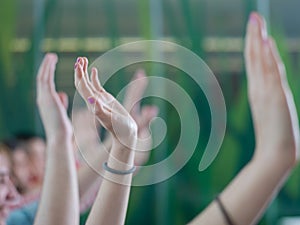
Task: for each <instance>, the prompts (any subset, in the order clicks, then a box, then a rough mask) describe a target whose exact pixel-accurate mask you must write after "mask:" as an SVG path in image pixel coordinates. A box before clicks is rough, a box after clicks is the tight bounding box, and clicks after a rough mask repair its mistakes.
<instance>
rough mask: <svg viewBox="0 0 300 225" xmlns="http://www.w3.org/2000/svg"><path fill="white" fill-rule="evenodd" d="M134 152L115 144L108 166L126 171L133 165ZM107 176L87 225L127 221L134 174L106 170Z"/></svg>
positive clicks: (114, 224) (109, 224)
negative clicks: (113, 172) (114, 172)
mask: <svg viewBox="0 0 300 225" xmlns="http://www.w3.org/2000/svg"><path fill="white" fill-rule="evenodd" d="M133 161H134V152H133V151H131V150H129V149H121V148H120V147H118V146H115V145H113V146H112V150H111V154H110V156H109V158H108V161H107V165H108V167H110V168H112V169H115V170H120V171H125V170H129V169H131V168H132V167H133ZM104 174H105V178H104V179H103V181H102V185H101V187H100V190H99V192H98V195H97V198H96V201H95V203H94V206H93V208H92V211H91V213H90V216H89V218H88V221H87V225H94V224H97V225H99V224H105V225H121V224H124V222H125V216H126V212H127V206H128V199H129V194H130V185H131V180H132V174H127V175H117V174H112V173H110V172H107V171H105V173H104Z"/></svg>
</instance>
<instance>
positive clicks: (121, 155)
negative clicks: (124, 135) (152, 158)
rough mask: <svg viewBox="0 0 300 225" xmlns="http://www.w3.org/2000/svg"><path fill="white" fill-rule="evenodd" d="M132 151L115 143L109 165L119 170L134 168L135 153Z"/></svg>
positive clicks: (108, 161)
mask: <svg viewBox="0 0 300 225" xmlns="http://www.w3.org/2000/svg"><path fill="white" fill-rule="evenodd" d="M132 149H133V148H132ZM132 149H128V148H125V147H124V146H121V145H117V144H114V143H113V144H112V148H111V151H110V154H109V157H108V160H107V165H108V166H109V167H111V168H113V169H117V170H128V169H130V168H132V167H133V166H134V156H135V152H134V151H133V150H132Z"/></svg>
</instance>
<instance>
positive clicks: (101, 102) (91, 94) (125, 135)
mask: <svg viewBox="0 0 300 225" xmlns="http://www.w3.org/2000/svg"><path fill="white" fill-rule="evenodd" d="M87 68H88V60H87V58H84V57H81V58H78V61H77V63H76V64H75V86H76V88H77V90H78V92H79V93H80V95H81V96H82V97H83V99H84V100H85V101H86V102H87V104H88V105H89V108H90V110H91V111H92V112H93V113H94V114H95V115H96V117H97V119H98V120H99V121H100V123H101V124H102V125H103V126H104V127H105V128H106V129H107V130H108V131H109V132H110V133H111V134H112V135H113V139H114V141H115V143H118V144H121V145H122V146H123V147H125V148H129V149H130V148H132V147H134V146H135V144H136V141H137V131H138V129H137V125H136V122H135V121H134V119H133V118H132V117H131V116H130V114H129V113H128V112H127V110H126V109H125V108H124V107H123V106H122V105H121V104H120V103H119V102H118V101H117V100H116V99H115V98H114V97H113V96H112V95H111V94H109V93H108V92H106V91H105V90H104V88H103V87H102V86H101V84H100V82H99V80H98V71H97V69H96V68H93V69H92V72H91V78H90V77H89V74H88V72H87Z"/></svg>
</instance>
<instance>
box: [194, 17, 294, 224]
mask: <svg viewBox="0 0 300 225" xmlns="http://www.w3.org/2000/svg"><path fill="white" fill-rule="evenodd" d="M245 60H246V69H247V79H248V97H249V102H250V106H251V111H252V117H253V122H254V129H255V138H256V147H255V153H254V156H253V158H252V160H251V161H250V162H249V163H248V165H246V166H245V168H244V169H243V170H242V171H241V172H240V173H239V174H238V176H237V177H236V178H235V179H234V180H233V181H232V182H231V183H230V184H229V185H228V187H227V188H226V189H225V190H224V191H223V192H222V193H221V195H220V196H219V200H217V201H214V202H213V203H212V204H211V205H210V206H209V207H208V208H207V209H206V210H205V211H204V212H203V213H202V214H200V215H199V216H198V217H196V218H195V219H194V220H193V221H192V222H191V223H190V224H191V225H194V224H210V225H214V224H215V225H222V224H224V225H227V224H241V225H248V224H256V223H257V222H258V220H259V219H260V217H261V215H262V214H263V212H264V211H265V209H266V207H267V206H268V204H269V203H270V201H271V200H272V199H273V198H274V196H275V195H276V194H277V192H278V190H279V189H280V188H281V187H282V185H283V183H284V181H285V180H286V178H287V176H288V175H289V173H290V171H291V169H292V168H293V167H294V166H295V164H296V161H297V150H298V147H299V127H298V118H297V113H296V110H295V104H294V100H293V96H292V94H291V91H290V88H289V86H288V83H287V78H286V73H285V68H284V64H283V63H282V61H281V59H280V56H279V53H278V51H277V47H276V44H275V42H274V41H273V40H272V38H271V37H268V35H267V30H266V27H265V22H264V20H263V18H262V17H261V16H260V15H258V14H257V13H252V14H251V16H250V19H249V22H248V27H247V35H246V48H245Z"/></svg>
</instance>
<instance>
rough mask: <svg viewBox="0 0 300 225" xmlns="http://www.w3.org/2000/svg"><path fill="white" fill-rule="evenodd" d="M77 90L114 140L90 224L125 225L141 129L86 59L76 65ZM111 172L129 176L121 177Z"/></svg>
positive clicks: (89, 219)
mask: <svg viewBox="0 0 300 225" xmlns="http://www.w3.org/2000/svg"><path fill="white" fill-rule="evenodd" d="M75 86H76V88H77V90H78V91H79V93H80V94H81V96H82V97H83V98H84V99H85V100H86V102H87V104H88V106H89V108H90V110H91V111H92V112H94V114H95V116H96V118H97V119H98V120H99V121H100V122H101V124H102V125H103V126H104V127H105V128H106V129H107V130H108V131H109V132H110V133H111V135H112V139H113V141H112V149H111V152H110V155H109V158H108V160H107V164H106V166H107V167H106V171H105V172H104V179H103V181H102V185H101V187H100V190H99V192H98V195H97V198H96V201H95V203H94V205H93V208H92V211H91V213H90V215H89V217H88V220H87V224H88V225H91V224H111V225H117V224H124V221H125V216H126V212H127V205H128V199H129V193H130V184H131V179H132V173H131V172H132V168H133V167H134V151H133V149H134V148H135V146H136V140H137V130H138V129H137V125H136V123H135V121H134V120H133V119H132V117H131V116H130V115H129V113H128V112H127V111H126V109H124V108H123V106H122V105H121V104H120V103H119V102H118V101H117V100H116V99H115V98H114V97H113V96H112V95H110V94H109V93H108V92H106V91H105V90H104V89H103V87H102V86H101V85H100V83H99V80H98V74H97V70H96V69H95V68H93V69H92V73H91V79H90V78H89V75H88V74H87V73H85V72H84V61H83V59H82V58H80V59H79V62H78V63H76V65H75ZM109 168H110V169H109ZM108 170H110V172H109V171H108ZM111 171H118V172H121V171H123V172H126V171H127V172H128V173H127V174H123V175H120V174H117V173H116V172H111Z"/></svg>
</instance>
